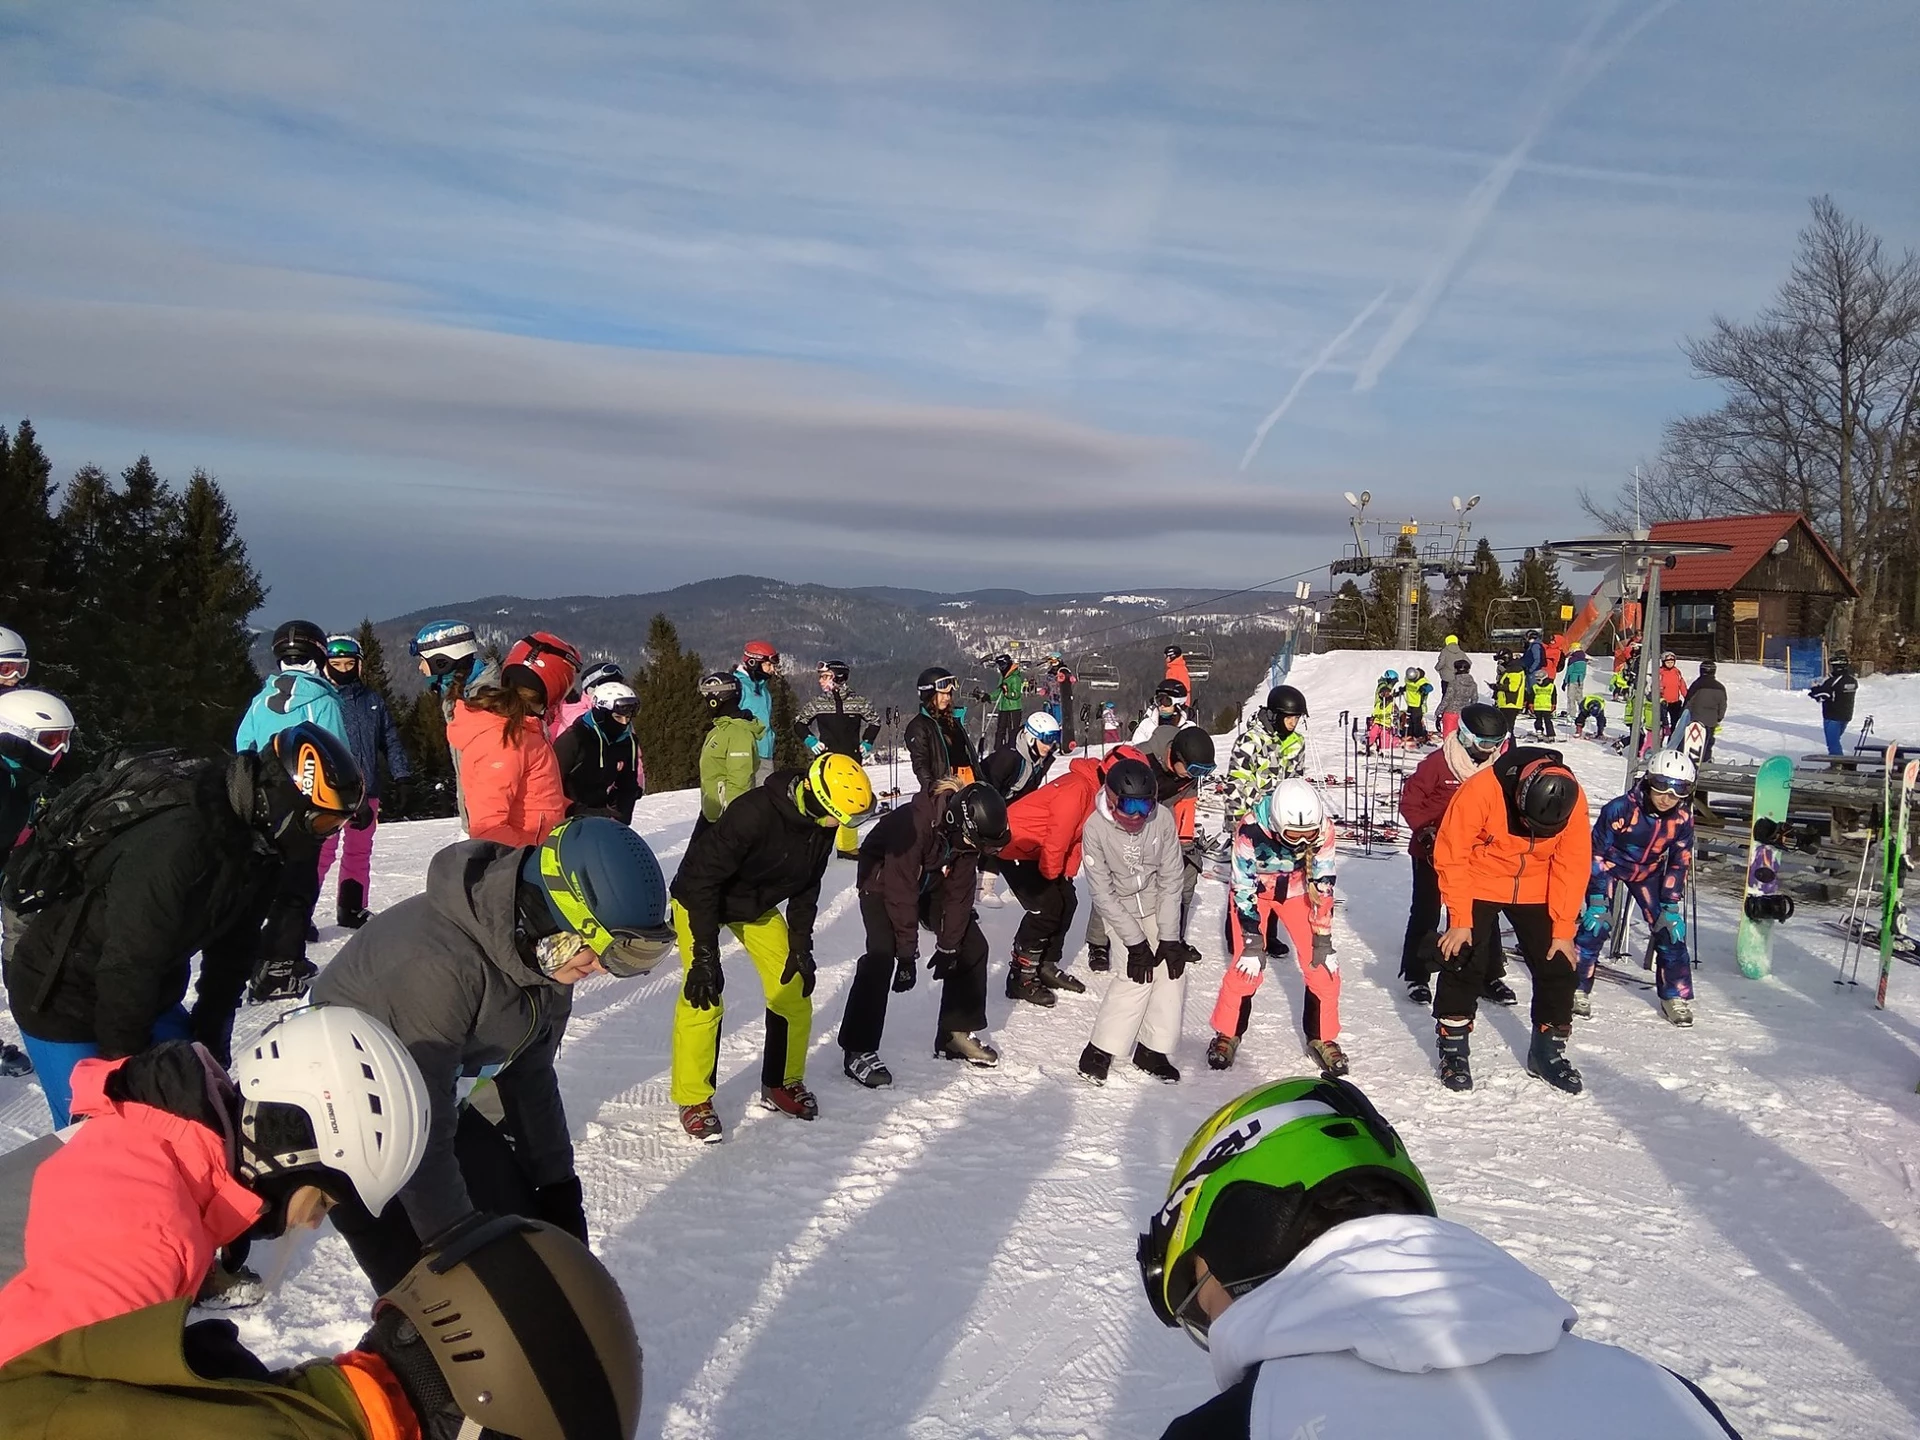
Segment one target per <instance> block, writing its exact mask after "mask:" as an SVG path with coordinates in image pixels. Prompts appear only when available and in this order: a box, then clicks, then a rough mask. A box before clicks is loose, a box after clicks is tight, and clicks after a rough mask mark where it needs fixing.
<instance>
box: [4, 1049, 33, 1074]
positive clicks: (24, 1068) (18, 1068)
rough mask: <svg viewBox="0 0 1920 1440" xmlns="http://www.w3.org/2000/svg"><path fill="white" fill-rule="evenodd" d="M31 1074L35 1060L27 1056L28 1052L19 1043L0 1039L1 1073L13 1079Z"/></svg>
mask: <svg viewBox="0 0 1920 1440" xmlns="http://www.w3.org/2000/svg"><path fill="white" fill-rule="evenodd" d="M31 1074H33V1061H32V1060H31V1059H29V1058H28V1057H27V1052H26V1051H24V1050H22V1049H21V1048H20V1047H19V1046H18V1045H13V1044H9V1043H8V1042H7V1041H5V1040H0V1075H5V1076H7V1077H8V1078H9V1079H13V1078H17V1077H18V1076H21V1075H31Z"/></svg>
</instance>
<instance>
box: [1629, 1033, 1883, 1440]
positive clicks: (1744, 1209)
mask: <svg viewBox="0 0 1920 1440" xmlns="http://www.w3.org/2000/svg"><path fill="white" fill-rule="evenodd" d="M1593 1068H1594V1069H1595V1070H1604V1072H1605V1073H1604V1074H1602V1075H1600V1076H1599V1077H1598V1081H1599V1083H1597V1084H1596V1085H1594V1087H1593V1089H1592V1092H1591V1093H1592V1094H1593V1095H1594V1097H1595V1099H1596V1100H1597V1101H1598V1103H1599V1104H1600V1106H1601V1108H1602V1109H1605V1110H1607V1111H1608V1112H1609V1113H1610V1114H1612V1116H1613V1117H1614V1119H1615V1121H1616V1122H1617V1123H1619V1124H1620V1126H1621V1127H1622V1128H1623V1129H1625V1130H1627V1131H1629V1132H1630V1133H1631V1134H1632V1135H1633V1136H1634V1137H1635V1138H1636V1139H1637V1140H1639V1142H1640V1143H1641V1145H1642V1146H1644V1147H1645V1149H1646V1152H1647V1154H1648V1155H1649V1156H1651V1157H1652V1158H1653V1160H1654V1162H1655V1163H1656V1164H1657V1165H1659V1166H1660V1168H1661V1170H1662V1171H1664V1172H1665V1174H1666V1176H1667V1178H1668V1180H1669V1181H1670V1182H1672V1184H1673V1185H1674V1187H1675V1189H1676V1190H1678V1191H1680V1192H1681V1193H1682V1194H1684V1195H1686V1196H1688V1198H1689V1200H1690V1202H1691V1204H1692V1206H1693V1208H1694V1209H1695V1210H1696V1211H1697V1212H1698V1213H1699V1214H1700V1215H1701V1216H1702V1217H1703V1218H1705V1219H1706V1220H1707V1221H1708V1222H1710V1223H1711V1224H1712V1225H1713V1227H1714V1228H1715V1229H1716V1230H1718V1231H1719V1232H1720V1233H1721V1234H1722V1235H1723V1236H1725V1237H1726V1239H1727V1241H1728V1243H1730V1244H1732V1245H1733V1246H1735V1247H1736V1248H1738V1249H1739V1250H1741V1251H1743V1252H1744V1253H1745V1254H1746V1256H1747V1258H1748V1260H1749V1261H1750V1262H1751V1263H1752V1265H1753V1267H1754V1269H1756V1270H1757V1271H1759V1272H1760V1273H1761V1274H1762V1275H1764V1276H1765V1277H1766V1278H1767V1279H1768V1280H1769V1281H1771V1282H1772V1283H1773V1284H1774V1285H1775V1286H1777V1287H1778V1288H1779V1289H1780V1290H1781V1291H1782V1292H1783V1293H1785V1294H1786V1295H1788V1296H1789V1297H1791V1298H1792V1299H1793V1301H1794V1303H1795V1304H1796V1305H1797V1307H1798V1308H1799V1309H1800V1310H1802V1311H1803V1312H1804V1313H1805V1314H1806V1315H1807V1316H1808V1317H1809V1318H1810V1319H1811V1320H1813V1321H1814V1322H1815V1323H1816V1324H1818V1325H1820V1326H1821V1327H1822V1328H1823V1329H1825V1330H1826V1331H1827V1332H1828V1333H1829V1334H1831V1335H1832V1336H1833V1337H1834V1338H1835V1339H1836V1340H1837V1341H1838V1342H1839V1343H1840V1344H1841V1345H1843V1346H1844V1347H1846V1349H1847V1350H1848V1351H1849V1352H1851V1353H1852V1354H1854V1355H1855V1356H1856V1357H1858V1358H1859V1359H1860V1361H1861V1363H1862V1364H1863V1365H1864V1366H1865V1367H1866V1368H1867V1369H1868V1370H1870V1371H1872V1372H1873V1374H1874V1375H1875V1376H1877V1377H1878V1379H1879V1380H1880V1382H1881V1383H1882V1384H1883V1385H1885V1386H1886V1387H1887V1389H1888V1390H1889V1391H1890V1392H1891V1393H1892V1394H1893V1395H1894V1396H1895V1397H1896V1398H1897V1399H1898V1400H1899V1401H1900V1403H1901V1405H1902V1406H1904V1407H1905V1408H1906V1410H1907V1412H1908V1413H1909V1414H1910V1415H1912V1416H1913V1417H1914V1418H1915V1420H1916V1421H1920V1378H1917V1377H1920V1369H1916V1367H1915V1366H1914V1365H1913V1364H1912V1363H1910V1362H1909V1363H1905V1364H1892V1363H1887V1362H1886V1361H1885V1360H1884V1358H1881V1359H1880V1360H1879V1362H1878V1363H1876V1358H1875V1357H1876V1355H1877V1354H1878V1353H1879V1352H1884V1351H1885V1349H1886V1348H1887V1343H1886V1341H1887V1337H1888V1336H1890V1335H1900V1334H1906V1333H1909V1332H1910V1330H1911V1319H1912V1297H1913V1296H1914V1295H1916V1294H1920V1262H1916V1260H1915V1258H1914V1256H1913V1254H1912V1252H1911V1251H1910V1250H1908V1249H1907V1248H1906V1246H1904V1245H1903V1244H1901V1243H1900V1240H1899V1238H1898V1237H1897V1236H1895V1235H1894V1234H1893V1233H1892V1232H1891V1231H1890V1230H1889V1229H1888V1228H1887V1226H1886V1225H1885V1223H1884V1222H1882V1221H1881V1220H1880V1219H1879V1218H1878V1217H1877V1216H1874V1215H1872V1214H1870V1213H1868V1212H1867V1211H1866V1210H1863V1209H1862V1208H1861V1207H1860V1206H1859V1205H1858V1204H1857V1203H1856V1202H1855V1201H1854V1200H1853V1199H1852V1197H1850V1196H1849V1195H1848V1194H1847V1193H1846V1192H1845V1191H1843V1190H1841V1189H1840V1188H1838V1187H1837V1186H1835V1185H1833V1184H1832V1183H1831V1182H1829V1181H1828V1180H1827V1179H1826V1178H1825V1177H1823V1176H1822V1175H1821V1174H1820V1172H1819V1171H1817V1170H1815V1169H1813V1168H1812V1167H1811V1166H1809V1165H1807V1164H1805V1163H1804V1162H1802V1161H1801V1160H1799V1159H1798V1158H1797V1157H1795V1156H1794V1155H1792V1154H1790V1153H1788V1152H1787V1151H1786V1150H1784V1149H1782V1148H1781V1147H1780V1146H1778V1145H1776V1144H1775V1143H1774V1142H1773V1141H1771V1140H1768V1139H1766V1138H1765V1137H1764V1136H1761V1135H1757V1134H1755V1133H1754V1132H1753V1131H1752V1130H1750V1129H1749V1128H1747V1126H1745V1125H1743V1124H1741V1123H1740V1121H1739V1120H1737V1119H1735V1118H1733V1117H1732V1116H1730V1115H1726V1114H1723V1113H1721V1112H1718V1111H1716V1110H1714V1109H1712V1108H1711V1107H1709V1106H1705V1105H1696V1106H1692V1107H1690V1108H1689V1110H1688V1114H1689V1115H1690V1117H1691V1123H1690V1124H1688V1125H1686V1126H1684V1127H1682V1126H1675V1127H1671V1128H1669V1127H1665V1126H1658V1125H1651V1126H1650V1125H1645V1124H1640V1123H1638V1121H1639V1120H1641V1119H1642V1118H1644V1117H1645V1116H1646V1115H1648V1114H1652V1113H1656V1112H1659V1111H1666V1110H1671V1109H1672V1108H1673V1105H1674V1101H1673V1097H1672V1096H1670V1095H1668V1094H1667V1092H1666V1091H1664V1090H1662V1089H1660V1088H1659V1087H1658V1086H1655V1085H1649V1084H1647V1083H1646V1082H1645V1081H1643V1080H1642V1079H1641V1078H1640V1077H1639V1076H1638V1075H1636V1074H1633V1073H1631V1072H1629V1071H1626V1070H1622V1069H1620V1068H1618V1067H1617V1066H1610V1065H1609V1066H1602V1065H1599V1064H1595V1065H1594V1066H1593ZM1703 1155H1718V1156H1722V1157H1725V1158H1724V1160H1723V1161H1722V1166H1723V1168H1725V1169H1727V1170H1729V1171H1732V1172H1736V1173H1739V1172H1745V1173H1746V1175H1747V1176H1752V1175H1754V1174H1757V1173H1759V1172H1760V1171H1761V1170H1762V1169H1763V1168H1764V1169H1765V1170H1766V1172H1767V1173H1769V1174H1771V1175H1773V1176H1774V1177H1777V1178H1776V1179H1775V1180H1774V1183H1772V1184H1771V1185H1770V1186H1769V1187H1768V1192H1767V1194H1766V1195H1765V1196H1764V1197H1762V1196H1759V1195H1757V1194H1756V1193H1755V1190H1754V1188H1753V1187H1750V1186H1748V1185H1745V1184H1738V1185H1734V1186H1729V1187H1726V1193H1723V1194H1716V1193H1713V1192H1711V1191H1707V1190H1704V1189H1703V1188H1702V1184H1701V1182H1702V1180H1703V1178H1704V1175H1703V1171H1702V1158H1701V1157H1702V1156H1703ZM1762 1200H1764V1203H1757V1202H1759V1201H1762ZM1840 1232H1844V1233H1845V1234H1846V1236H1847V1237H1848V1238H1847V1244H1846V1247H1845V1248H1846V1250H1847V1252H1848V1253H1851V1254H1854V1255H1856V1256H1857V1257H1858V1258H1857V1260H1856V1262H1855V1263H1854V1264H1852V1265H1850V1266H1849V1267H1847V1269H1846V1270H1845V1271H1844V1272H1839V1273H1836V1271H1835V1268H1834V1263H1833V1260H1834V1254H1835V1250H1836V1247H1835V1245H1834V1244H1833V1240H1832V1237H1833V1236H1834V1235H1835V1234H1836V1233H1840ZM1862 1279H1866V1280H1869V1282H1870V1283H1873V1284H1874V1285H1875V1286H1876V1291H1877V1293H1876V1291H1869V1290H1866V1289H1865V1288H1863V1287H1859V1286H1853V1288H1842V1287H1843V1286H1846V1285H1849V1284H1851V1282H1854V1281H1857V1280H1862Z"/></svg>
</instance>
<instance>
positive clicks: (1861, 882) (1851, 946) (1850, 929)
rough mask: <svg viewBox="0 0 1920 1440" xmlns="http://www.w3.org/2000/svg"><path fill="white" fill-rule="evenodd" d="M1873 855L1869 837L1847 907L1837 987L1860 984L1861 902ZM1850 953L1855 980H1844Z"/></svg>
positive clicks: (1863, 848) (1871, 840)
mask: <svg viewBox="0 0 1920 1440" xmlns="http://www.w3.org/2000/svg"><path fill="white" fill-rule="evenodd" d="M1872 854H1873V839H1872V837H1871V836H1869V837H1868V839H1867V843H1866V844H1865V845H1863V846H1861V847H1860V873H1859V874H1858V875H1857V876H1855V877H1854V882H1853V903H1852V904H1850V905H1849V906H1848V907H1847V920H1846V925H1847V929H1846V939H1845V943H1843V944H1842V945H1841V947H1840V964H1839V967H1838V968H1837V969H1836V970H1835V971H1834V975H1833V983H1834V984H1836V985H1858V984H1859V983H1860V945H1859V941H1860V901H1861V896H1862V894H1863V892H1864V891H1865V890H1866V888H1867V860H1868V857H1870V856H1871V855H1872ZM1849 951H1851V952H1853V977H1854V978H1853V979H1851V980H1848V979H1846V978H1844V977H1845V975H1846V970H1847V953H1848V952H1849Z"/></svg>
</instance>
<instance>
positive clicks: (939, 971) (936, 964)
mask: <svg viewBox="0 0 1920 1440" xmlns="http://www.w3.org/2000/svg"><path fill="white" fill-rule="evenodd" d="M959 968H960V952H959V951H958V950H936V951H934V952H933V958H932V959H931V960H929V961H928V962H927V973H928V974H929V975H931V976H933V978H934V979H936V980H948V979H951V978H952V977H953V973H954V971H956V970H958V969H959Z"/></svg>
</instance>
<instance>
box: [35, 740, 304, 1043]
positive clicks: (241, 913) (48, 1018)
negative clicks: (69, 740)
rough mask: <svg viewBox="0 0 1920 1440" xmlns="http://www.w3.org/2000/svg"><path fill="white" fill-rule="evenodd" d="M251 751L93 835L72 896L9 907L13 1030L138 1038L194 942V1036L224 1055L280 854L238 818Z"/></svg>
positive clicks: (93, 1039)
mask: <svg viewBox="0 0 1920 1440" xmlns="http://www.w3.org/2000/svg"><path fill="white" fill-rule="evenodd" d="M255 763H256V762H255V761H254V760H253V759H252V758H251V757H250V756H247V755H243V756H239V757H236V758H235V759H232V760H225V761H222V760H208V761H205V762H203V766H202V768H201V770H200V772H199V774H198V775H197V776H196V777H195V780H194V790H193V796H192V799H191V801H190V802H189V803H188V804H184V805H175V806H173V807H171V808H169V809H166V810H160V811H157V812H155V813H154V814H152V815H150V816H148V817H147V818H146V819H144V820H141V821H138V822H137V823H135V824H133V825H130V826H128V827H127V828H126V829H125V830H123V831H121V832H120V833H119V834H118V835H116V836H114V837H113V838H112V839H111V840H109V841H107V843H106V844H105V845H103V846H101V847H100V849H99V850H98V851H97V852H96V853H95V854H94V856H93V858H92V859H91V860H90V861H89V862H88V864H87V867H86V872H85V873H86V882H85V889H84V890H83V891H82V892H81V893H80V894H79V895H77V896H74V897H73V898H71V899H67V900H57V901H55V902H54V903H53V904H51V905H49V906H48V907H47V908H46V909H45V910H42V911H40V912H39V913H38V914H35V915H31V916H18V915H10V916H9V917H8V919H7V939H6V957H5V974H6V984H7V1001H8V1004H9V1005H10V1006H11V1007H12V1009H13V1016H14V1019H16V1020H17V1021H19V1022H20V1028H21V1029H22V1030H24V1031H26V1032H27V1033H28V1034H29V1035H33V1036H35V1037H37V1038H39V1039H42V1040H59V1041H65V1042H69V1043H79V1044H92V1045H98V1046H99V1047H100V1053H101V1054H102V1055H104V1056H105V1057H107V1058H108V1059H117V1058H118V1057H120V1056H122V1055H132V1054H134V1053H136V1052H137V1051H141V1050H144V1049H146V1048H147V1046H148V1045H149V1044H151V1043H152V1035H153V1023H154V1021H156V1020H157V1019H159V1018H160V1016H161V1015H162V1014H164V1013H165V1012H166V1011H167V1010H169V1009H171V1008H172V1007H173V1006H175V1005H177V1004H179V1003H180V1002H181V1001H182V1000H183V999H185V998H186V993H187V982H188V980H189V979H190V978H191V976H192V968H193V957H194V955H195V954H196V953H198V954H199V955H200V956H201V966H200V982H199V990H198V999H197V1000H196V1001H195V1003H194V1006H193V1038H194V1039H196V1040H198V1041H200V1042H201V1043H202V1044H204V1045H205V1046H206V1047H207V1048H208V1049H209V1050H211V1051H212V1052H213V1054H214V1055H215V1056H216V1057H217V1058H218V1059H219V1061H220V1063H221V1064H223V1065H224V1064H226V1063H227V1062H228V1059H229V1058H230V1057H229V1053H228V1046H229V1042H230V1040H231V1037H232V1033H233V1016H234V1012H235V1011H236V1010H237V1009H239V1006H240V992H241V991H242V990H243V989H244V988H245V986H246V983H247V976H248V974H249V973H250V972H251V970H252V968H253V961H254V954H255V949H256V947H257V944H258V941H259V937H260V926H261V923H262V922H263V921H264V919H265V918H266V913H267V907H268V905H269V903H270V902H271V901H272V899H273V896H274V892H275V889H276V888H277V886H278V882H279V878H280V866H281V859H280V856H279V854H278V853H277V852H276V851H274V850H273V849H272V848H271V847H270V846H269V845H268V844H267V841H266V839H265V837H263V836H262V835H261V834H260V833H259V832H258V831H256V830H255V829H254V828H253V827H252V826H251V825H249V824H248V823H247V822H246V821H245V820H243V819H241V812H242V811H243V810H244V811H245V813H247V814H249V815H251V814H252V813H253V805H254V789H253V783H254V782H253V775H254V765H255Z"/></svg>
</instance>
